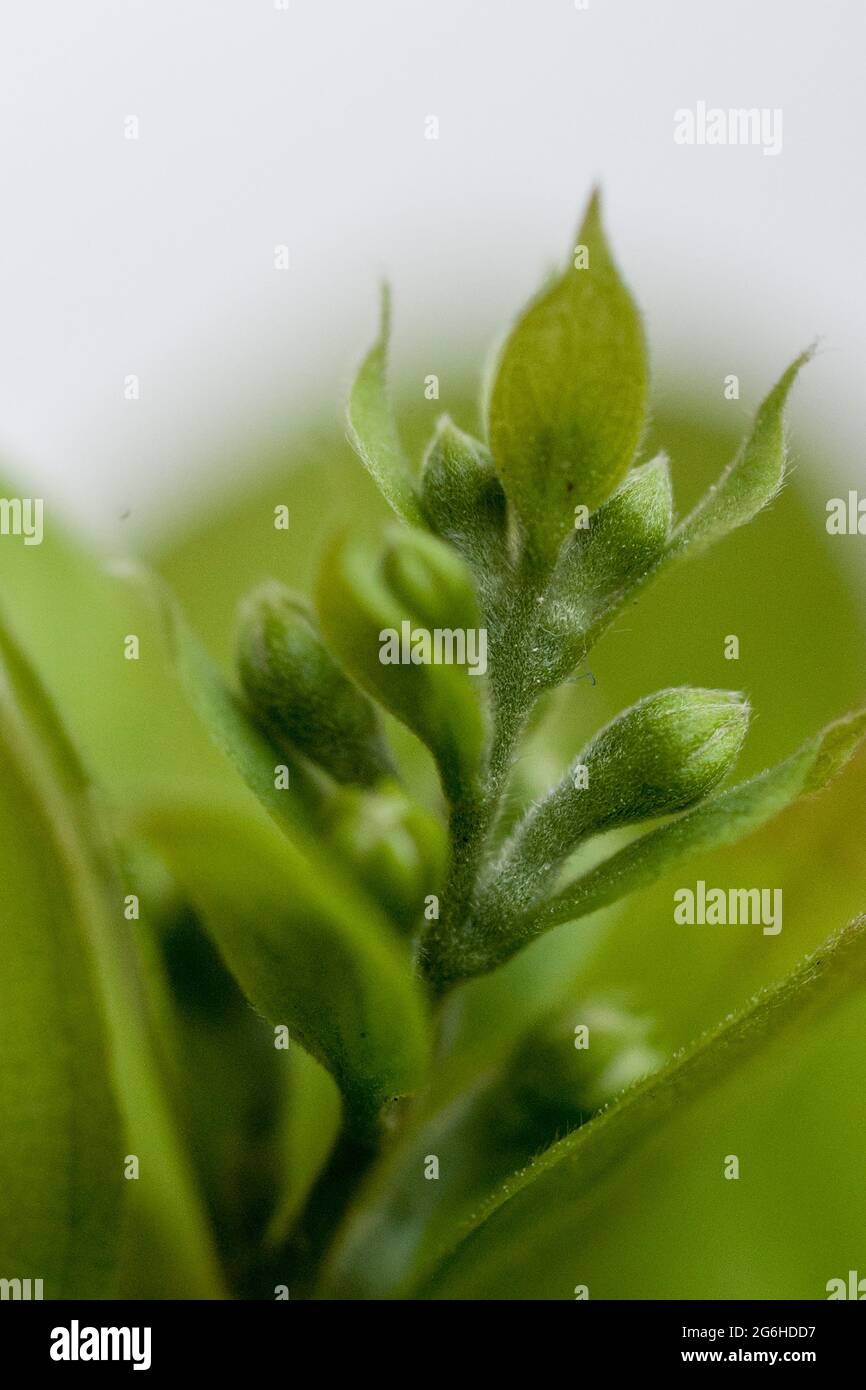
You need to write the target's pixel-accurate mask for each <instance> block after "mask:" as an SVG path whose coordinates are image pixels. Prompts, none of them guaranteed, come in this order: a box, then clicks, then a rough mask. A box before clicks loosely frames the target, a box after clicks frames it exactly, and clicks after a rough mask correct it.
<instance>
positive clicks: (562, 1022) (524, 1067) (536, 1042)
mask: <svg viewBox="0 0 866 1390" xmlns="http://www.w3.org/2000/svg"><path fill="white" fill-rule="evenodd" d="M651 1031H652V1020H651V1019H647V1018H639V1017H637V1015H635V1014H632V1013H629V1012H627V1011H626V1010H625V1009H622V1008H620V1007H618V1006H616V1005H614V1004H608V1003H605V1002H602V1001H599V1000H596V1001H592V1002H590V1003H587V1004H586V1005H583V1006H582V1007H581V1006H578V1007H572V1008H570V1009H569V1010H568V1012H567V1013H564V1014H562V1015H560V1016H558V1017H557V1018H555V1019H553V1020H552V1021H549V1022H547V1023H545V1024H544V1025H543V1026H542V1027H540V1028H538V1029H535V1030H533V1032H531V1033H530V1034H529V1035H528V1036H527V1037H526V1038H525V1039H524V1040H523V1041H522V1043H521V1045H520V1047H519V1048H518V1050H517V1052H516V1053H515V1054H514V1056H513V1058H512V1062H511V1066H510V1068H509V1080H510V1088H511V1090H512V1092H513V1094H514V1096H515V1098H516V1099H517V1101H518V1103H519V1105H520V1108H521V1110H523V1111H524V1112H525V1113H528V1114H531V1115H533V1116H534V1117H536V1119H537V1122H538V1123H539V1124H542V1125H544V1126H545V1127H550V1128H551V1129H552V1130H553V1131H554V1132H556V1131H557V1130H559V1131H561V1130H562V1129H563V1128H565V1127H568V1128H571V1127H574V1126H575V1125H578V1124H581V1123H582V1122H583V1121H585V1120H588V1119H589V1118H590V1116H591V1115H592V1114H593V1113H594V1112H595V1111H596V1110H600V1109H601V1108H602V1107H603V1106H605V1105H607V1103H608V1102H609V1101H611V1100H612V1099H613V1098H614V1096H616V1095H618V1094H619V1092H620V1091H623V1090H625V1088H626V1087H627V1086H630V1085H632V1084H633V1083H634V1082H636V1081H639V1080H640V1079H641V1078H642V1077H644V1076H648V1075H649V1074H650V1072H653V1071H656V1070H657V1069H658V1068H659V1067H660V1066H661V1065H662V1063H663V1062H664V1057H663V1055H662V1054H661V1052H660V1051H659V1050H658V1049H657V1048H655V1047H653V1046H652V1043H651Z"/></svg>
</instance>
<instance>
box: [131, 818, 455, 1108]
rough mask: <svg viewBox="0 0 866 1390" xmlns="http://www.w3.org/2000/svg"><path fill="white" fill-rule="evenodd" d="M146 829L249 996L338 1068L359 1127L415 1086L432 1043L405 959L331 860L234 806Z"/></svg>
mask: <svg viewBox="0 0 866 1390" xmlns="http://www.w3.org/2000/svg"><path fill="white" fill-rule="evenodd" d="M141 828H142V830H143V832H144V833H145V835H146V836H147V838H148V839H150V840H151V841H152V842H153V843H154V844H155V845H156V846H157V847H158V848H159V849H160V851H161V853H162V854H163V856H164V857H165V859H166V861H167V862H168V864H169V866H170V868H171V869H172V871H173V873H174V874H175V876H176V878H177V880H178V882H179V883H180V884H181V885H182V887H183V888H184V890H185V891H186V893H187V894H188V895H189V897H190V899H191V901H192V902H193V904H194V905H195V907H196V908H197V909H198V910H199V911H200V913H201V915H202V917H203V918H204V920H205V922H206V923H207V925H208V927H209V930H210V931H211V932H212V933H213V936H214V938H215V940H216V942H217V944H218V946H219V948H220V951H221V953H222V955H223V957H224V958H225V960H226V963H227V964H228V966H229V969H230V970H231V971H232V973H233V974H234V975H235V977H236V979H237V980H238V982H239V983H240V985H241V988H242V989H243V991H244V993H245V994H246V996H247V998H248V999H249V1000H250V1002H251V1003H252V1004H253V1005H254V1007H255V1008H256V1009H258V1010H259V1011H260V1012H261V1013H262V1014H264V1016H265V1017H266V1018H267V1019H268V1020H269V1021H270V1022H271V1023H272V1024H274V1025H275V1026H279V1025H284V1026H286V1027H287V1028H288V1029H289V1030H290V1033H291V1034H292V1035H293V1036H294V1037H295V1038H296V1039H297V1040H298V1041H299V1042H300V1043H301V1045H302V1046H303V1047H305V1048H306V1050H307V1051H308V1052H310V1053H312V1055H313V1056H314V1057H317V1058H318V1059H319V1061H321V1062H322V1063H323V1064H324V1065H325V1066H326V1067H327V1068H328V1069H329V1070H330V1071H331V1073H332V1074H333V1076H334V1077H335V1079H336V1080H337V1082H338V1084H339V1086H340V1088H341V1090H342V1092H343V1095H344V1097H345V1099H346V1101H347V1105H348V1107H349V1110H350V1111H351V1113H352V1116H353V1119H355V1120H356V1121H357V1122H358V1123H361V1124H368V1123H370V1122H372V1121H373V1119H374V1118H375V1115H376V1112H377V1111H378V1109H379V1108H380V1107H381V1105H382V1104H383V1103H384V1102H385V1101H386V1100H389V1099H392V1098H393V1097H395V1096H399V1095H403V1094H405V1093H406V1092H410V1091H413V1090H414V1089H415V1088H416V1087H417V1086H418V1085H419V1083H420V1082H421V1080H422V1079H423V1076H424V1072H425V1069H426V1064H427V1058H428V1050H429V1037H428V1025H427V1018H426V1009H425V1005H424V1000H423V998H422V996H421V993H420V989H419V986H418V985H417V984H416V982H415V980H414V978H413V975H412V969H411V964H410V961H409V956H408V952H407V951H406V949H405V948H404V947H403V946H402V944H401V943H400V941H399V939H398V938H397V937H396V935H394V934H393V933H392V931H391V929H390V927H389V926H388V924H387V923H386V922H385V920H384V919H382V918H381V917H379V916H378V915H377V914H376V913H375V911H374V909H373V908H372V906H370V905H368V904H366V903H365V902H364V900H363V899H362V898H360V897H358V896H355V895H352V894H350V893H349V891H348V890H347V889H346V890H344V889H342V888H341V886H340V884H339V880H336V881H335V876H334V875H333V874H331V873H330V872H329V871H328V866H327V864H326V863H319V864H315V865H314V864H311V863H310V862H309V861H308V859H307V858H305V856H304V855H303V854H302V853H301V852H300V851H299V850H298V849H297V848H295V846H294V845H293V844H292V843H291V842H290V841H289V840H288V839H286V838H285V837H284V836H283V835H281V833H280V831H279V830H278V829H277V827H276V826H274V825H273V824H271V823H270V822H269V821H267V820H264V819H260V818H259V817H257V816H256V817H254V816H253V815H249V816H244V815H243V814H242V813H241V811H240V810H239V808H237V807H230V808H226V807H217V806H214V805H209V806H165V807H156V808H153V809H152V810H150V811H149V812H143V813H142V816H141Z"/></svg>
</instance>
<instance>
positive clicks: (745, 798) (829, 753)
mask: <svg viewBox="0 0 866 1390" xmlns="http://www.w3.org/2000/svg"><path fill="white" fill-rule="evenodd" d="M864 736H866V711H860V712H859V713H857V714H849V715H846V716H845V717H844V718H842V719H839V720H836V721H835V723H833V724H830V725H828V726H827V728H826V729H824V730H823V731H822V732H821V733H820V734H816V735H815V736H814V737H813V738H811V739H809V741H808V742H807V743H805V744H803V746H802V748H800V749H799V750H798V751H797V752H796V753H794V754H792V755H791V757H790V758H786V759H785V761H784V762H782V763H779V764H778V766H777V767H774V768H769V769H768V770H767V771H766V772H762V773H761V774H760V776H758V777H754V778H752V780H751V781H749V782H743V783H741V784H740V785H739V786H736V787H730V788H729V789H728V790H727V791H724V792H720V793H719V795H718V796H714V797H712V798H711V799H710V800H709V801H707V802H705V803H704V804H703V805H702V806H698V807H697V808H696V809H695V810H694V811H690V812H689V813H688V814H687V815H685V816H682V817H681V818H680V819H679V820H675V821H672V822H671V823H670V824H669V825H663V826H661V827H659V829H658V830H651V831H650V832H649V834H647V835H642V836H641V837H640V838H639V839H637V840H634V841H632V843H631V844H630V845H626V846H625V848H624V849H621V850H619V851H618V852H617V853H616V854H614V855H611V857H610V858H609V859H605V860H603V862H602V863H601V864H599V865H597V867H596V868H594V869H591V870H590V871H589V873H587V874H584V875H583V877H582V878H579V879H578V880H577V881H576V882H575V883H572V884H569V885H568V887H567V888H564V889H563V890H562V892H561V893H558V894H557V895H556V896H555V897H553V898H551V899H550V900H549V901H548V902H547V903H546V904H545V905H544V906H543V907H540V908H538V909H537V910H536V911H533V912H531V913H528V914H527V915H526V916H525V917H524V919H523V921H522V923H521V924H519V926H518V928H517V944H518V945H520V944H523V943H525V942H526V941H529V940H531V939H532V938H533V937H534V936H537V935H538V933H539V932H542V931H546V930H547V929H548V928H549V927H553V926H556V925H557V924H558V923H559V922H571V921H575V920H576V919H577V918H579V917H585V916H587V915H588V914H589V913H591V912H596V911H597V910H598V909H599V908H601V907H605V906H606V905H607V904H608V903H612V902H616V901H617V899H618V898H622V897H624V896H625V895H626V894H627V893H634V892H635V891H636V890H637V889H640V888H645V887H647V886H648V885H649V884H651V883H654V882H655V880H656V879H658V878H660V877H661V876H662V874H663V873H665V872H666V870H667V869H669V868H670V867H671V866H672V865H673V864H675V863H677V862H678V861H679V860H681V859H684V858H686V857H687V856H690V855H692V854H694V853H696V852H697V851H699V850H705V849H715V848H717V847H718V846H720V845H727V844H732V843H733V842H734V841H736V840H740V839H742V838H743V836H744V835H748V834H750V833H751V831H753V830H757V829H758V828H759V827H760V826H762V825H764V824H765V822H766V821H768V820H771V819H772V818H773V816H775V815H777V814H778V813H779V812H780V811H782V810H784V809H785V807H786V806H789V805H790V804H791V803H792V802H794V801H796V800H797V799H798V797H801V796H811V795H813V794H814V793H815V792H819V791H821V790H822V789H823V788H824V787H825V786H826V785H827V783H828V782H830V781H831V780H832V779H833V778H834V777H835V776H836V774H837V773H838V772H839V771H841V769H842V768H843V767H844V766H845V764H846V763H847V761H848V759H849V758H850V757H851V756H852V755H853V753H854V752H855V750H856V749H857V747H858V745H859V744H860V743H861V742H862V740H863V738H864ZM515 949H516V948H515Z"/></svg>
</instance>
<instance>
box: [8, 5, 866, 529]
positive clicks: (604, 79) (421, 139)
mask: <svg viewBox="0 0 866 1390" xmlns="http://www.w3.org/2000/svg"><path fill="white" fill-rule="evenodd" d="M0 37H2V42H0V84H2V91H3V99H4V109H5V118H4V120H3V122H2V129H0V170H2V178H3V188H4V194H5V206H6V216H5V217H4V225H3V233H2V240H3V256H2V261H0V297H2V304H3V310H4V315H3V316H4V323H5V331H4V333H3V334H2V335H0V447H2V448H3V449H4V451H5V454H6V457H7V458H9V459H11V460H12V461H13V462H14V463H15V465H16V466H17V468H18V469H19V471H20V470H21V469H24V470H26V472H27V475H28V477H29V478H31V479H33V480H34V485H35V483H36V482H38V484H39V486H40V487H41V488H42V489H43V491H44V493H45V494H47V495H49V496H51V497H53V498H56V499H59V500H60V501H62V503H63V504H64V506H65V507H66V508H67V509H68V510H69V512H71V513H72V514H73V515H74V516H75V517H76V519H77V520H78V521H79V522H80V523H81V524H83V525H84V526H86V527H87V528H89V529H91V530H93V531H95V532H100V533H102V534H103V535H105V536H108V537H109V538H111V539H112V540H120V539H121V538H122V537H123V536H124V535H125V534H126V533H127V532H129V531H133V530H134V531H135V532H136V533H138V534H140V535H143V534H147V533H148V531H149V530H152V529H153V528H154V527H155V526H157V525H158V526H159V527H160V528H164V527H165V525H166V524H178V523H179V522H180V521H181V520H182V518H183V517H184V515H185V514H186V513H188V512H189V510H190V509H194V510H196V511H197V512H199V513H200V511H201V509H203V508H207V507H208V506H210V505H212V504H213V502H214V500H215V494H216V493H217V492H218V479H219V478H220V477H223V478H227V479H229V480H231V479H232V477H233V476H235V477H236V473H237V468H238V461H239V458H240V457H241V456H245V457H248V456H249V450H250V444H251V440H252V439H253V438H255V437H258V436H259V435H260V434H261V432H262V429H263V427H264V425H265V424H267V425H269V426H271V427H272V428H273V429H274V430H284V431H288V432H291V431H293V430H295V429H296V427H297V426H298V424H299V423H300V422H302V421H306V420H308V419H309V418H310V416H311V414H313V413H314V412H315V411H316V410H317V409H319V408H321V409H323V410H326V411H328V412H329V413H331V414H333V413H334V412H335V411H336V410H337V409H338V406H339V404H340V401H341V396H342V391H343V388H344V386H345V384H346V381H347V379H348V377H349V374H350V372H351V369H352V367H353V365H354V363H355V360H356V358H357V356H358V354H359V352H361V351H362V349H363V348H364V346H365V344H366V343H367V341H368V339H369V338H370V334H371V332H372V328H373V323H374V316H375V309H376V290H377V283H378V281H379V279H380V278H381V277H382V276H383V275H387V276H388V277H389V278H390V279H391V280H392V282H393V284H394V288H395V300H396V315H395V333H396V336H395V358H396V360H397V361H399V362H401V363H402V364H403V365H404V369H405V372H406V375H407V377H412V376H414V380H415V382H416V384H418V389H419V391H420V389H421V387H420V384H419V383H421V382H422V381H423V377H424V376H425V375H427V374H428V373H430V372H435V373H437V374H439V375H440V380H441V383H442V385H441V389H442V393H443V396H447V392H448V386H449V383H451V384H452V385H453V380H454V375H455V373H456V372H457V371H458V370H459V368H460V366H461V364H463V363H466V362H469V363H472V364H475V363H476V361H477V358H478V355H479V353H484V352H486V351H487V349H488V347H489V345H490V342H491V340H492V339H493V338H494V337H495V336H496V335H497V334H498V333H500V332H501V330H502V328H503V326H504V324H505V323H506V321H507V319H508V317H509V316H510V315H511V314H512V313H513V312H514V311H515V309H516V308H517V306H518V305H519V303H520V302H521V301H522V300H523V299H524V298H525V297H526V296H527V295H528V294H529V293H531V292H532V291H533V290H534V288H535V287H536V285H537V283H538V280H539V278H540V276H541V275H542V274H543V273H544V272H545V271H546V269H547V268H548V266H549V265H550V264H551V262H552V261H558V260H559V259H560V258H561V257H562V256H563V255H564V254H565V252H566V251H567V249H568V247H569V245H570V238H571V235H572V230H573V228H574V226H575V225H576V221H577V217H578V214H579V210H580V207H581V205H582V203H583V201H584V199H585V197H586V195H587V192H588V190H589V187H590V185H591V183H592V182H593V181H594V180H599V181H600V182H601V184H602V186H603V188H604V193H605V198H606V213H607V220H608V224H609V229H610V233H611V236H612V238H613V241H614V245H615V247H616V250H617V253H618V256H619V259H620V262H621V264H622V266H623V267H624V269H625V271H626V273H627V275H628V278H629V280H630V282H631V283H632V285H633V286H634V287H635V288H636V289H637V291H638V295H639V298H640V301H641V303H642V305H643V307H644V309H645V311H646V314H647V316H648V321H649V324H650V325H651V332H652V347H653V361H654V367H655V374H656V386H657V394H661V395H663V394H664V392H666V391H667V390H669V389H670V385H671V382H672V381H673V382H676V383H677V385H678V387H681V386H682V385H683V384H684V383H686V382H687V383H688V384H690V385H692V386H694V388H695V390H696V391H698V392H699V393H700V397H701V400H702V402H703V403H704V407H705V408H706V409H707V410H709V409H711V408H714V407H719V408H721V407H722V405H723V404H724V403H723V402H722V381H723V378H724V376H725V375H726V374H727V373H730V372H734V373H737V374H738V375H739V376H740V380H741V401H740V402H739V403H736V402H732V403H729V404H728V405H727V410H728V412H729V414H731V415H735V416H737V417H738V424H739V423H740V422H741V421H742V420H744V419H745V417H746V412H747V409H748V408H750V407H751V406H752V405H753V404H754V403H755V401H756V399H757V398H758V397H759V395H760V394H761V393H762V392H763V390H764V389H765V387H766V386H767V385H768V384H769V382H770V380H771V379H772V378H774V377H775V376H776V375H777V374H778V372H779V371H780V370H781V368H782V366H783V365H784V364H785V363H786V362H787V361H788V360H789V359H790V358H791V356H792V355H793V354H794V353H795V352H796V351H797V350H798V349H800V348H801V347H803V346H804V345H805V344H807V343H809V342H811V341H812V340H813V339H814V338H815V337H816V336H819V337H820V338H821V339H822V342H823V355H822V356H821V358H820V359H819V361H818V362H817V363H816V364H815V365H814V366H813V367H812V368H811V369H810V371H809V373H808V374H807V376H806V378H804V380H803V383H802V385H801V387H800V388H799V389H798V392H797V400H796V403H795V405H794V412H795V419H797V418H799V419H801V420H802V419H809V420H810V421H811V422H812V423H813V424H814V426H815V429H816V430H817V431H819V432H820V437H821V439H822V440H823V441H825V442H826V444H827V445H828V446H830V445H832V448H833V450H836V449H837V448H838V450H839V451H840V457H844V451H846V450H850V453H851V456H852V458H853V459H854V460H856V461H857V462H859V455H858V450H859V448H860V443H859V441H860V440H862V438H863V434H864V426H866V419H864V411H866V406H864V401H863V397H862V392H859V391H858V389H857V388H858V384H859V382H860V381H861V379H862V374H863V367H864V326H863V325H864V323H866V314H864V309H866V303H864V298H866V277H864V276H863V274H862V266H861V261H862V224H863V217H864V205H863V197H864V195H863V184H862V179H860V177H859V169H860V164H861V158H860V150H859V145H860V137H861V132H862V129H863V126H864V121H866V109H864V108H866V89H864V85H863V82H862V72H861V66H862V53H863V47H864V41H866V13H864V10H863V7H862V6H861V5H860V4H859V3H858V0H828V3H826V4H824V5H821V6H820V8H816V7H815V5H814V4H811V3H809V0H758V2H757V3H755V0H724V3H723V2H722V0H704V2H703V3H700V4H695V3H693V0H656V2H655V3H653V4H651V5H648V4H644V3H641V0H577V3H575V0H436V3H434V4H428V3H421V0H365V3H363V4H357V3H354V0H319V3H316V4H313V3H310V0H217V3H213V0H183V3H181V4H177V3H174V0H140V3H137V2H136V0H76V3H74V4H68V3H65V2H64V0H43V3H41V4H39V5H36V6H26V5H18V6H7V7H5V10H4V15H3V19H2V35H0ZM699 101H703V102H705V103H706V104H707V106H708V107H713V106H719V107H723V108H725V109H727V108H738V107H747V108H748V107H757V108H768V109H771V110H774V109H777V108H778V109H781V111H782V113H783V131H782V133H783V141H782V149H781V153H780V154H778V155H776V156H767V155H765V154H764V153H763V150H762V149H761V148H758V147H749V146H746V147H709V146H702V147H699V146H692V147H689V146H682V145H677V144H675V143H674V140H673V113H674V111H675V110H677V109H678V108H692V109H694V108H695V107H696V104H697V103H698V102H699ZM431 117H433V118H434V120H435V121H436V122H438V138H435V139H430V138H426V137H427V136H428V135H429V134H430V133H431V130H432V129H433V127H432V126H431V125H430V120H429V118H431ZM136 123H137V124H136ZM130 136H137V138H128V137H130ZM276 246H281V247H282V246H284V247H287V248H288V262H289V264H288V269H286V270H277V269H275V268H274V248H275V247H276ZM130 375H135V376H137V377H138V378H139V391H140V395H139V399H137V400H133V401H131V400H127V399H126V398H125V387H124V383H125V380H126V378H127V377H128V376H130ZM828 466H829V465H828ZM850 466H853V465H850ZM840 469H841V472H842V474H844V473H845V466H844V464H840ZM842 481H845V479H844V477H843V479H842ZM121 518H123V520H122V521H121Z"/></svg>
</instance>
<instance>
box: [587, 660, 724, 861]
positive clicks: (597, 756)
mask: <svg viewBox="0 0 866 1390" xmlns="http://www.w3.org/2000/svg"><path fill="white" fill-rule="evenodd" d="M749 712H750V711H749V702H748V700H747V699H746V698H745V696H743V695H740V694H737V693H736V692H734V691H730V690H693V689H690V688H689V687H683V688H681V689H678V690H662V691H660V692H659V693H658V694H656V695H648V696H647V697H646V698H645V699H643V700H639V701H638V703H637V704H636V705H632V707H631V709H628V710H625V712H624V713H623V714H620V715H617V717H616V719H613V720H611V722H610V723H609V724H608V725H607V726H606V727H605V728H604V729H602V730H601V732H600V733H598V734H596V736H595V738H594V739H593V740H592V742H591V743H590V745H589V747H588V748H587V749H586V751H585V752H584V753H583V754H582V755H581V756H580V757H579V758H578V760H577V764H576V766H577V765H582V766H585V767H586V768H587V769H588V774H589V787H588V790H589V793H590V795H589V798H588V799H587V801H586V803H585V804H584V805H583V808H582V810H580V811H579V813H578V816H577V819H578V820H582V821H583V822H584V825H585V826H586V828H587V829H589V828H591V830H592V833H593V834H597V833H598V831H600V830H607V829H609V828H610V827H611V826H614V825H630V824H632V823H633V822H634V821H640V820H647V819H648V818H649V817H650V816H666V815H670V814H671V813H672V812H674V811H683V810H685V808H686V807H687V806H691V805H693V804H694V802H696V801H700V799H701V798H702V797H704V796H706V795H707V792H709V791H710V790H711V789H712V788H713V787H714V786H715V785H716V783H717V782H719V781H720V780H721V778H722V777H724V775H725V773H726V772H727V771H728V770H729V768H730V767H731V765H732V763H733V762H734V760H735V759H736V758H737V756H738V754H739V752H740V749H741V747H742V745H743V740H744V738H745V737H746V730H747V729H748V726H749ZM574 782H575V776H574V770H573V771H572V775H571V777H570V778H569V779H568V782H567V786H568V788H569V789H570V791H571V793H572V795H573V796H576V797H577V798H579V797H580V795H581V793H580V791H579V790H578V791H575V789H574ZM568 799H569V802H570V804H571V806H572V807H573V808H574V810H575V811H577V807H578V804H579V802H575V801H573V800H572V798H571V797H569V798H568Z"/></svg>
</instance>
